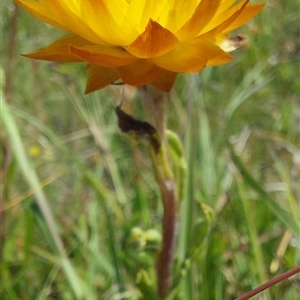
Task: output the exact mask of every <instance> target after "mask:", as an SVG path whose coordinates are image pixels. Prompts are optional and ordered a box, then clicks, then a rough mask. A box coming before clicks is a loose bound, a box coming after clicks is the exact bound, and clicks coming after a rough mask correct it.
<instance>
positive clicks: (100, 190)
mask: <svg viewBox="0 0 300 300" xmlns="http://www.w3.org/2000/svg"><path fill="white" fill-rule="evenodd" d="M13 113H14V114H15V115H17V116H19V117H21V118H23V119H25V120H27V121H29V122H31V123H32V124H33V125H34V126H36V127H37V128H39V130H40V131H41V132H43V133H44V134H45V135H46V136H47V137H48V138H49V139H50V140H51V141H52V142H53V143H54V144H55V145H56V146H57V147H58V149H59V150H60V151H62V152H63V153H64V154H65V155H66V156H67V157H69V158H70V159H71V160H72V162H73V163H74V165H76V167H77V168H78V169H79V170H80V172H81V173H82V175H83V176H84V177H85V178H86V180H87V182H88V183H89V184H90V185H91V187H92V188H93V189H94V190H95V192H96V194H97V198H98V199H99V203H100V205H101V207H102V209H103V211H104V215H105V220H106V224H107V228H108V240H109V247H110V251H109V252H110V254H111V256H112V259H113V261H114V269H115V276H116V280H117V283H118V286H119V290H120V291H121V290H123V287H124V283H123V278H122V276H121V271H120V262H119V258H118V255H117V249H116V248H117V245H118V243H117V242H116V240H115V237H114V230H113V224H112V220H111V213H110V212H109V210H108V207H109V206H112V205H113V202H112V201H111V198H112V196H111V195H110V194H108V192H107V189H106V188H105V186H104V184H103V183H101V182H100V181H99V180H97V178H95V175H94V174H93V173H92V172H91V171H90V170H89V169H87V168H86V167H85V165H84V164H83V163H82V162H81V161H80V159H78V158H76V157H74V156H73V155H72V154H71V152H70V151H69V149H68V147H67V146H66V145H65V144H64V143H63V142H62V141H61V140H60V139H59V137H57V135H56V134H55V133H54V132H52V131H51V130H50V129H49V128H48V127H47V126H45V125H44V124H43V123H41V122H40V121H39V120H37V119H36V118H34V117H33V116H30V115H28V114H26V113H25V112H24V111H21V110H18V109H17V108H14V109H13ZM113 208H114V213H115V214H116V215H117V218H118V219H119V220H120V222H123V220H124V215H123V212H122V210H121V209H120V208H119V207H118V206H114V207H113ZM67 270H68V269H67Z"/></svg>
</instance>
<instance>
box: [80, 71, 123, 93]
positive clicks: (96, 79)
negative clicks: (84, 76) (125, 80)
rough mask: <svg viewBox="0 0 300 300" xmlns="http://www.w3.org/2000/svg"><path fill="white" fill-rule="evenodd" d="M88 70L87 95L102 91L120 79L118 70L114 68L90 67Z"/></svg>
mask: <svg viewBox="0 0 300 300" xmlns="http://www.w3.org/2000/svg"><path fill="white" fill-rule="evenodd" d="M87 70H88V81H87V83H86V88H85V93H86V94H88V93H91V92H94V91H96V90H100V89H102V88H104V87H106V86H107V85H109V84H111V83H113V82H114V81H116V80H118V79H119V78H120V77H119V74H118V71H117V69H113V68H105V67H100V66H95V65H88V66H87Z"/></svg>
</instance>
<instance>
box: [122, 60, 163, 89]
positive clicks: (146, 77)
mask: <svg viewBox="0 0 300 300" xmlns="http://www.w3.org/2000/svg"><path fill="white" fill-rule="evenodd" d="M118 71H119V75H120V78H121V79H122V80H123V81H124V82H125V83H127V84H130V85H133V86H141V85H145V84H147V83H149V82H151V81H153V80H154V79H156V78H157V77H159V76H161V75H162V73H163V72H164V70H162V69H161V68H159V67H157V66H156V65H154V64H153V63H151V62H148V61H147V60H144V59H140V60H138V61H136V62H134V63H133V64H130V65H127V66H124V67H119V68H118Z"/></svg>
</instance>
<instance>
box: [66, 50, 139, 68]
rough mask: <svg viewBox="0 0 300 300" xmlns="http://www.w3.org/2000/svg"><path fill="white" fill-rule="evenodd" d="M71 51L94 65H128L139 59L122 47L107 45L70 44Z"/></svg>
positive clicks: (109, 66) (110, 66)
mask: <svg viewBox="0 0 300 300" xmlns="http://www.w3.org/2000/svg"><path fill="white" fill-rule="evenodd" d="M69 51H70V52H71V53H72V54H74V55H76V56H77V57H79V58H81V59H82V60H85V61H87V62H89V63H90V64H93V65H99V66H102V67H108V68H115V67H120V66H124V65H128V64H130V63H133V62H134V61H136V60H137V58H136V57H134V56H132V55H130V54H129V53H127V52H126V51H125V50H124V49H122V48H117V47H106V46H101V45H90V46H83V47H77V46H75V45H70V46H69Z"/></svg>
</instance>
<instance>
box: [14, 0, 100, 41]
mask: <svg viewBox="0 0 300 300" xmlns="http://www.w3.org/2000/svg"><path fill="white" fill-rule="evenodd" d="M14 1H15V2H16V3H17V4H18V5H20V6H22V7H23V8H24V9H25V10H27V11H29V12H30V13H31V14H32V15H34V16H35V17H37V18H38V19H40V20H43V21H44V22H46V23H49V24H51V25H53V26H54V27H57V28H60V29H63V30H65V31H69V32H73V33H75V34H77V35H80V36H82V37H84V38H85V39H87V40H89V41H91V42H94V43H97V44H106V43H105V42H104V41H103V40H102V39H101V38H100V37H99V36H98V34H97V33H95V32H94V30H93V28H92V27H89V26H87V25H86V24H85V22H84V19H82V17H81V15H80V9H79V7H78V3H75V2H73V1H61V0H51V1H45V0H44V1H25V0H14Z"/></svg>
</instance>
